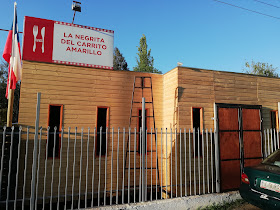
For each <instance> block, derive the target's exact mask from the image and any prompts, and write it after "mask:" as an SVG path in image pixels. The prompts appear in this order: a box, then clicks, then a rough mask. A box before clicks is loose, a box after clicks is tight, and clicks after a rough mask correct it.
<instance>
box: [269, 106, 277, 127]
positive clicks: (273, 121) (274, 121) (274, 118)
mask: <svg viewBox="0 0 280 210" xmlns="http://www.w3.org/2000/svg"><path fill="white" fill-rule="evenodd" d="M270 119H271V128H272V129H275V130H278V129H279V124H278V111H276V110H273V111H271V112H270Z"/></svg>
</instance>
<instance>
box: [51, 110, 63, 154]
mask: <svg viewBox="0 0 280 210" xmlns="http://www.w3.org/2000/svg"><path fill="white" fill-rule="evenodd" d="M62 112H63V105H49V118H48V126H49V127H50V130H49V138H48V157H49V158H52V157H53V152H54V157H59V151H60V137H61V136H60V131H61V127H62ZM55 127H56V128H57V130H56V134H55V132H54V128H55ZM54 149H55V151H54Z"/></svg>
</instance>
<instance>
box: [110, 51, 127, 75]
mask: <svg viewBox="0 0 280 210" xmlns="http://www.w3.org/2000/svg"><path fill="white" fill-rule="evenodd" d="M113 69H115V70H123V71H129V69H128V67H127V62H126V61H125V58H124V57H123V55H122V53H121V52H120V50H119V48H117V47H115V49H114V56H113Z"/></svg>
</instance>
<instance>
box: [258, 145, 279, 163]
mask: <svg viewBox="0 0 280 210" xmlns="http://www.w3.org/2000/svg"><path fill="white" fill-rule="evenodd" d="M262 163H263V164H266V165H274V166H278V167H280V149H278V150H276V151H275V152H274V153H272V154H271V155H270V156H268V157H267V158H266V159H264V161H263V162H262Z"/></svg>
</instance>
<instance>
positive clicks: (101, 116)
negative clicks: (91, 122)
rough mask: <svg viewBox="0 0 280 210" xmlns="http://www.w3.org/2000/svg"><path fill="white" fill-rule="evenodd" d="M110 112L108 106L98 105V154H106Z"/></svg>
mask: <svg viewBox="0 0 280 210" xmlns="http://www.w3.org/2000/svg"><path fill="white" fill-rule="evenodd" d="M108 113H109V108H108V107H97V127H96V129H97V131H96V132H97V135H96V156H103V155H106V144H107V142H106V127H108ZM100 127H102V133H100ZM100 138H101V141H100ZM100 143H101V150H100Z"/></svg>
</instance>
